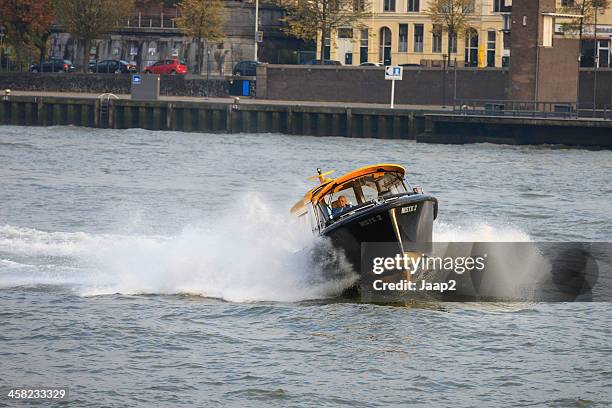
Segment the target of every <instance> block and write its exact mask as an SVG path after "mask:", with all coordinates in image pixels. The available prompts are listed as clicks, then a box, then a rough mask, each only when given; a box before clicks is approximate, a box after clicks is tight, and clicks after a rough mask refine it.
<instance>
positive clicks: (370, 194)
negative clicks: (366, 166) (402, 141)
mask: <svg viewBox="0 0 612 408" xmlns="http://www.w3.org/2000/svg"><path fill="white" fill-rule="evenodd" d="M405 192H406V186H405V184H404V178H403V177H402V175H401V174H397V173H373V174H369V175H367V176H363V177H359V178H356V179H353V180H350V181H348V182H346V183H344V184H342V185H340V186H337V187H336V188H334V190H333V191H332V192H331V193H329V194H327V195H326V196H325V197H323V199H322V200H321V201H319V202H318V203H317V205H316V207H317V211H316V212H315V217H316V218H317V223H318V224H319V226H320V228H324V227H325V225H328V224H329V222H330V221H333V218H332V216H331V215H332V209H334V208H337V206H338V199H339V198H340V196H345V197H346V199H347V201H348V202H349V205H350V206H351V207H356V206H360V207H361V205H362V204H365V203H369V202H373V201H376V199H377V198H378V197H380V196H383V195H388V194H400V193H405Z"/></svg>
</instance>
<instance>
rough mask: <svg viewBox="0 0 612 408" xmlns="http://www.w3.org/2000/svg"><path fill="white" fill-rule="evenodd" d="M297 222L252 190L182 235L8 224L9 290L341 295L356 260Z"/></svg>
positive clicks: (1, 262) (4, 267)
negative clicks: (63, 288)
mask: <svg viewBox="0 0 612 408" xmlns="http://www.w3.org/2000/svg"><path fill="white" fill-rule="evenodd" d="M294 222H295V221H293V220H291V219H290V217H289V215H288V214H287V216H285V215H284V212H277V211H274V210H273V209H272V208H271V207H270V206H268V205H267V204H266V203H265V202H264V201H262V200H261V199H260V198H258V197H257V196H255V195H248V196H246V197H244V199H243V200H240V202H239V203H238V205H237V206H236V208H233V209H231V210H230V211H228V212H226V214H225V215H224V216H221V217H219V218H218V219H215V220H208V221H206V222H200V223H196V224H193V225H191V226H189V227H186V228H184V229H183V230H182V232H181V233H179V234H178V235H175V236H133V235H113V234H89V233H84V232H76V233H66V232H44V231H39V230H36V229H29V228H17V227H14V226H10V225H4V226H0V288H7V287H16V286H40V285H59V286H67V287H69V288H70V289H71V290H73V291H75V292H76V293H78V294H79V295H84V296H93V295H105V294H115V293H120V294H181V293H184V294H192V295H200V296H205V297H213V298H222V299H225V300H229V301H266V300H270V301H300V300H307V299H320V298H327V297H333V296H337V295H339V294H340V293H342V291H343V290H344V289H346V288H347V287H350V286H351V285H352V284H353V283H354V282H355V281H356V280H357V276H356V274H355V273H354V272H353V271H352V269H351V268H350V266H349V265H348V264H347V263H346V262H345V261H344V260H343V259H342V258H341V257H339V256H338V255H337V254H336V253H335V252H334V251H333V250H332V248H331V246H330V245H329V244H328V243H327V242H326V241H324V240H321V239H315V238H314V237H313V236H312V235H311V234H307V233H305V232H303V231H302V230H301V229H300V228H299V227H298V226H297V225H295V224H294ZM304 248H305V249H304ZM315 248H316V254H315V253H314V252H315ZM330 271H333V273H332V274H331V276H330Z"/></svg>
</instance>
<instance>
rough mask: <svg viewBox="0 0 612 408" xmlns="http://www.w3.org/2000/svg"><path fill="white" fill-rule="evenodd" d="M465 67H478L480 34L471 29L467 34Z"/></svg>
mask: <svg viewBox="0 0 612 408" xmlns="http://www.w3.org/2000/svg"><path fill="white" fill-rule="evenodd" d="M464 58H465V66H466V67H477V66H478V32H477V31H476V30H474V29H469V30H467V31H466V32H465V56H464Z"/></svg>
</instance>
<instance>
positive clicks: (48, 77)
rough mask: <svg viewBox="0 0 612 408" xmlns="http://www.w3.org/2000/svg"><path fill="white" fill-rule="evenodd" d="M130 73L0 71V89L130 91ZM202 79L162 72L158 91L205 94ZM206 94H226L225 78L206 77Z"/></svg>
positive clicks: (173, 93)
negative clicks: (209, 78)
mask: <svg viewBox="0 0 612 408" xmlns="http://www.w3.org/2000/svg"><path fill="white" fill-rule="evenodd" d="M130 80H131V76H130V75H124V74H120V75H115V74H79V73H70V74H62V73H58V74H51V73H44V74H41V73H37V74H28V73H2V74H0V89H12V90H19V91H46V92H86V93H105V92H111V93H115V94H129V93H130ZM206 86H207V84H206V79H203V78H193V77H191V78H190V77H183V76H171V75H162V77H161V83H160V93H161V94H162V95H172V96H205V95H206ZM209 87H210V96H228V95H229V81H228V80H227V79H211V80H210V84H209Z"/></svg>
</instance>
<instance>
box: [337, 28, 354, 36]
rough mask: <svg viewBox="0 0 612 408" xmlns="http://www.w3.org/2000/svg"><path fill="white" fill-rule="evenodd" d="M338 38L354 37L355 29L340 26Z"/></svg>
mask: <svg viewBox="0 0 612 408" xmlns="http://www.w3.org/2000/svg"><path fill="white" fill-rule="evenodd" d="M338 38H353V29H352V28H339V29H338Z"/></svg>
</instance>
